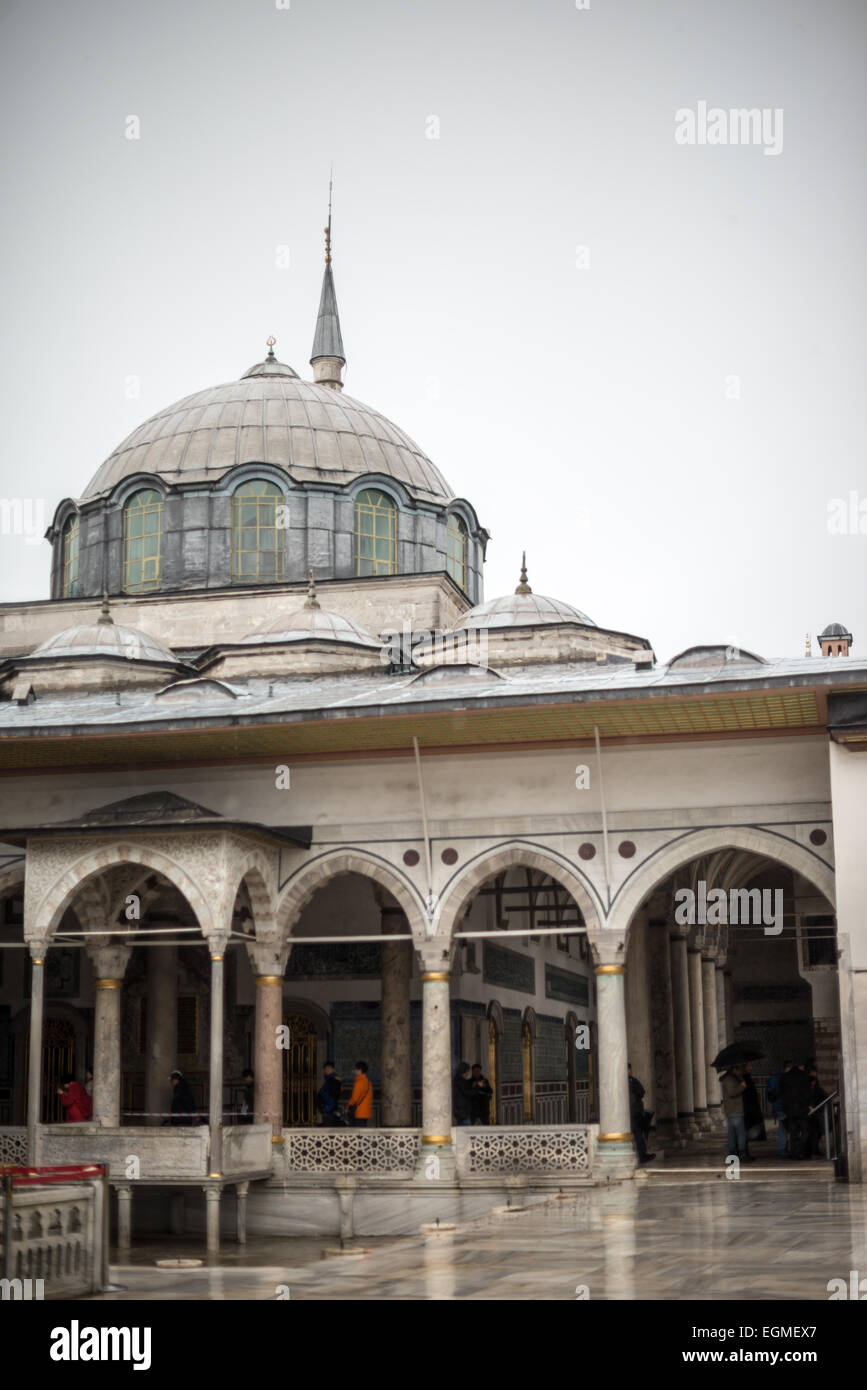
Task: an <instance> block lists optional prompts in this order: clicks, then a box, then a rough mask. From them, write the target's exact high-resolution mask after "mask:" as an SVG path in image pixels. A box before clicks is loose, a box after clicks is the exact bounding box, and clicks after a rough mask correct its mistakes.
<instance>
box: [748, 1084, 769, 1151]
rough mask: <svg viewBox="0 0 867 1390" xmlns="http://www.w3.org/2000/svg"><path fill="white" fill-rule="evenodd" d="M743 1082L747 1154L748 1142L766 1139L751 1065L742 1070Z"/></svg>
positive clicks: (763, 1119)
mask: <svg viewBox="0 0 867 1390" xmlns="http://www.w3.org/2000/svg"><path fill="white" fill-rule="evenodd" d="M743 1082H744V1129H745V1130H746V1135H747V1154H749V1151H750V1140H751V1139H752V1140H753V1141H754V1142H756V1143H758V1142H759V1141H760V1140H762V1139H767V1137H768V1136H767V1134H766V1133H765V1117H764V1115H763V1114H762V1103H761V1101H760V1100H759V1093H758V1091H757V1090H756V1083H755V1081H754V1080H753V1064H752V1062H747V1063H746V1065H745V1066H744V1068H743Z"/></svg>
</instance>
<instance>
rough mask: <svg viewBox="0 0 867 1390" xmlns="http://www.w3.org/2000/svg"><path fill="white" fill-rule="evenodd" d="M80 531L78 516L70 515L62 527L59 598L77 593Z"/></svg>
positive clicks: (74, 595) (73, 595) (72, 596)
mask: <svg viewBox="0 0 867 1390" xmlns="http://www.w3.org/2000/svg"><path fill="white" fill-rule="evenodd" d="M80 539H81V532H80V530H79V525H78V517H77V516H71V517H70V518H69V520H68V521H67V523H66V525H65V526H64V528H63V539H62V541H61V564H62V567H63V569H62V588H61V598H75V597H76V595H77V594H78V552H79V542H80Z"/></svg>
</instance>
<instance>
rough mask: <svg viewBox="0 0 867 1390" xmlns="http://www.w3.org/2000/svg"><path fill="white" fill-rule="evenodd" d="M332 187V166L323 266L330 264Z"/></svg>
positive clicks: (329, 180)
mask: <svg viewBox="0 0 867 1390" xmlns="http://www.w3.org/2000/svg"><path fill="white" fill-rule="evenodd" d="M333 187H334V165H333V164H332V166H331V173H330V174H329V176H328V226H327V227H326V228H325V264H326V265H330V264H331V192H332V189H333Z"/></svg>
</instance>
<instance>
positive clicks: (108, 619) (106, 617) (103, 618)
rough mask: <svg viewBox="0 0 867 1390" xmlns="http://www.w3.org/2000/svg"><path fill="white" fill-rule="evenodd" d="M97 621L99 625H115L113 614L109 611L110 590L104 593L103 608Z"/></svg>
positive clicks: (104, 590)
mask: <svg viewBox="0 0 867 1390" xmlns="http://www.w3.org/2000/svg"><path fill="white" fill-rule="evenodd" d="M96 621H97V622H98V623H113V622H114V618H113V617H112V616H111V614H110V613H109V611H108V589H103V591H102V607H101V608H100V610H99V617H98V618H97V620H96Z"/></svg>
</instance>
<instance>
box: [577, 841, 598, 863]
mask: <svg viewBox="0 0 867 1390" xmlns="http://www.w3.org/2000/svg"><path fill="white" fill-rule="evenodd" d="M595 857H596V846H595V845H591V844H590V843H589V841H588V842H587V843H585V844H583V845H579V846H578V858H579V859H595Z"/></svg>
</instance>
